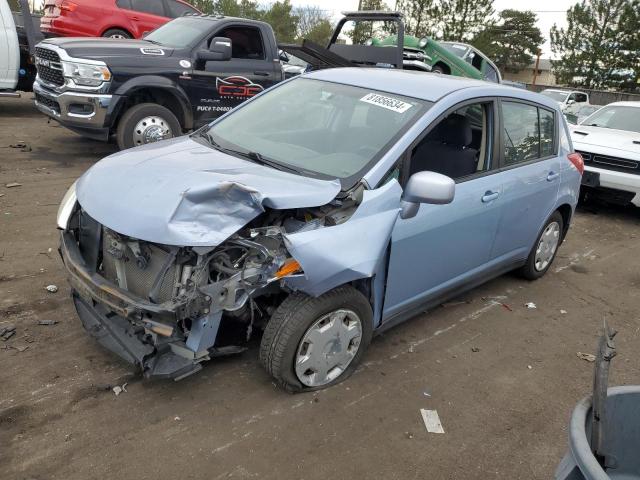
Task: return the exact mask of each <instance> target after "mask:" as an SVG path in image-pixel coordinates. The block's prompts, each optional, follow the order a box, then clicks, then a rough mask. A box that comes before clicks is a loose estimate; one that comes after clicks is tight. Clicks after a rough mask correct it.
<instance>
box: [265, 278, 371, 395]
mask: <svg viewBox="0 0 640 480" xmlns="http://www.w3.org/2000/svg"><path fill="white" fill-rule="evenodd" d="M340 308H347V309H350V310H352V311H353V312H355V313H356V314H357V315H358V316H359V318H360V321H361V326H362V337H361V340H360V346H359V347H358V351H357V353H356V355H355V357H354V358H353V360H352V361H351V363H350V364H349V365H348V366H347V368H346V369H345V370H344V372H342V374H340V375H339V376H338V377H337V378H335V379H334V380H333V381H331V382H329V383H327V384H325V385H320V386H315V387H309V386H306V385H304V384H303V383H302V382H301V381H300V380H299V379H298V377H297V375H296V373H295V369H294V361H295V357H296V354H297V351H298V346H299V343H300V341H301V340H302V337H303V336H304V334H305V333H306V331H307V330H308V329H309V328H310V327H311V326H312V325H313V323H314V322H316V321H317V320H318V319H319V318H320V317H322V316H323V315H326V314H328V313H330V312H332V311H334V310H337V309H340ZM372 320H373V313H372V311H371V305H370V304H369V301H368V300H367V298H366V297H365V296H364V295H363V294H362V293H360V292H359V291H358V290H356V289H355V288H353V287H351V286H348V285H345V286H342V287H338V288H335V289H333V290H331V291H329V292H327V293H325V294H323V295H320V296H319V297H310V296H309V295H306V294H304V293H301V292H295V293H292V294H291V295H289V296H288V297H287V298H286V299H285V300H284V302H282V304H281V305H280V306H279V307H278V308H277V310H276V311H275V312H274V314H273V316H272V317H271V320H269V323H268V324H267V327H266V328H265V331H264V334H263V335H262V341H261V342H260V362H261V363H262V366H263V367H264V368H265V369H266V370H267V372H268V373H269V374H270V375H271V376H272V377H273V378H274V379H275V381H276V382H277V384H278V385H279V386H280V387H282V388H284V389H285V390H287V391H289V392H292V393H295V392H303V391H313V390H320V389H323V388H327V387H330V386H332V385H335V384H336V383H340V382H342V381H343V380H345V379H347V378H348V377H349V376H350V375H351V374H352V373H353V372H354V370H355V369H356V367H357V366H358V364H359V363H360V361H361V359H362V357H363V356H364V352H365V350H366V349H367V347H368V346H369V343H370V342H371V336H372V334H373V328H372Z"/></svg>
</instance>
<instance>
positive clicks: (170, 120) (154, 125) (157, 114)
mask: <svg viewBox="0 0 640 480" xmlns="http://www.w3.org/2000/svg"><path fill="white" fill-rule="evenodd" d="M181 133H182V129H181V128H180V122H179V121H178V119H177V118H176V116H175V115H174V114H173V113H172V112H171V110H169V109H168V108H165V107H163V106H161V105H157V104H155V103H140V104H138V105H134V106H133V107H131V108H130V109H129V110H127V111H126V112H125V113H124V115H122V118H121V119H120V122H119V123H118V130H117V132H116V138H117V141H118V147H119V148H120V150H124V149H126V148H131V147H138V146H140V145H146V144H147V143H153V142H158V141H160V140H166V139H168V138H173V137H177V136H179V135H180V134H181Z"/></svg>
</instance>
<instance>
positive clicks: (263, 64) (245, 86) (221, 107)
mask: <svg viewBox="0 0 640 480" xmlns="http://www.w3.org/2000/svg"><path fill="white" fill-rule="evenodd" d="M214 37H226V38H229V39H231V45H232V59H231V60H230V61H222V62H217V61H211V62H198V61H196V60H195V59H194V62H193V65H194V68H193V73H192V74H191V78H188V79H185V78H181V79H180V83H181V84H182V86H183V87H184V89H185V91H187V92H188V94H189V97H190V100H191V104H192V105H193V108H194V122H195V126H196V127H198V126H200V125H204V124H205V123H207V122H209V121H211V120H212V119H214V118H217V117H219V116H220V115H222V114H224V113H226V112H228V111H229V110H231V109H232V108H234V107H236V106H238V105H240V104H241V103H242V102H244V101H245V100H248V99H249V98H251V97H253V96H255V95H257V94H259V93H260V92H262V91H263V90H266V89H267V88H269V87H271V86H273V85H274V84H276V83H277V82H279V81H281V80H282V79H283V75H284V74H283V72H282V66H281V65H280V61H279V59H274V58H270V55H269V54H270V52H271V51H272V49H271V48H269V43H267V42H268V39H265V38H264V36H263V34H262V31H261V30H260V29H259V28H258V27H256V26H252V25H246V24H245V25H243V24H238V25H233V24H227V25H225V26H224V27H222V29H221V30H218V31H217V32H216V33H215V34H213V35H211V36H210V37H209V38H208V39H207V42H210V41H211V40H212V39H213V38H214ZM273 47H274V48H275V45H274V46H273ZM202 48H208V43H205V44H204V45H203V46H202ZM271 56H273V54H272V55H271Z"/></svg>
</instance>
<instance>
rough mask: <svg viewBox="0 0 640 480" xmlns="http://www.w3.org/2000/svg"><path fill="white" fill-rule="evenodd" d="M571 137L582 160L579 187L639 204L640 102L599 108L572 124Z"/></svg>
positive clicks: (638, 205) (620, 201)
mask: <svg viewBox="0 0 640 480" xmlns="http://www.w3.org/2000/svg"><path fill="white" fill-rule="evenodd" d="M571 138H572V139H573V145H574V147H575V149H576V151H578V152H580V153H581V154H582V158H583V159H584V164H585V172H584V175H583V177H582V185H583V190H584V191H594V193H597V194H598V196H604V197H606V199H607V200H608V201H612V202H615V203H622V204H627V203H632V204H633V205H635V206H637V207H640V102H616V103H611V104H609V105H607V106H605V107H603V108H601V109H600V110H598V111H597V112H595V113H594V114H592V115H591V116H589V117H587V118H586V119H585V120H583V122H582V123H581V124H580V125H575V126H572V127H571ZM584 187H586V189H585V188H584Z"/></svg>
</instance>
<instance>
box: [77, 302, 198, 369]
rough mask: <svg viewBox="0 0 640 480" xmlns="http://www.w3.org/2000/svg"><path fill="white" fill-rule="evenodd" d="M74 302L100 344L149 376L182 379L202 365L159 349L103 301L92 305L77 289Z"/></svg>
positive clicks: (86, 328)
mask: <svg viewBox="0 0 640 480" xmlns="http://www.w3.org/2000/svg"><path fill="white" fill-rule="evenodd" d="M73 303H74V304H75V307H76V311H77V312H78V316H79V317H80V320H81V321H82V325H83V326H84V328H85V330H86V331H87V332H88V333H89V334H90V335H91V336H92V337H94V338H95V339H96V340H97V341H98V343H100V345H102V346H103V347H105V348H106V349H107V350H109V351H111V352H113V353H115V354H116V355H118V356H119V357H120V358H122V359H123V360H125V361H127V362H128V363H130V364H131V365H134V366H135V367H136V368H137V369H138V370H140V371H141V372H143V373H144V376H145V377H148V378H150V377H154V378H173V379H174V380H180V379H182V378H184V377H186V376H189V375H191V374H192V373H195V372H197V371H199V370H201V369H202V365H200V363H198V362H196V361H194V360H192V359H189V358H185V357H181V356H179V355H176V354H175V353H173V352H172V351H171V350H170V349H169V348H167V349H165V350H164V351H163V352H157V351H156V348H155V347H154V346H153V345H150V344H147V343H144V342H143V341H142V340H141V339H140V338H139V336H138V335H137V334H136V333H135V332H134V331H133V325H132V324H131V323H130V322H129V320H127V319H126V318H123V317H121V316H119V315H116V314H114V313H109V312H108V311H107V310H104V309H103V307H101V305H100V304H96V305H95V306H94V305H90V304H89V303H88V302H87V301H86V300H84V299H83V298H81V297H80V296H79V295H77V294H76V293H74V294H73Z"/></svg>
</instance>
